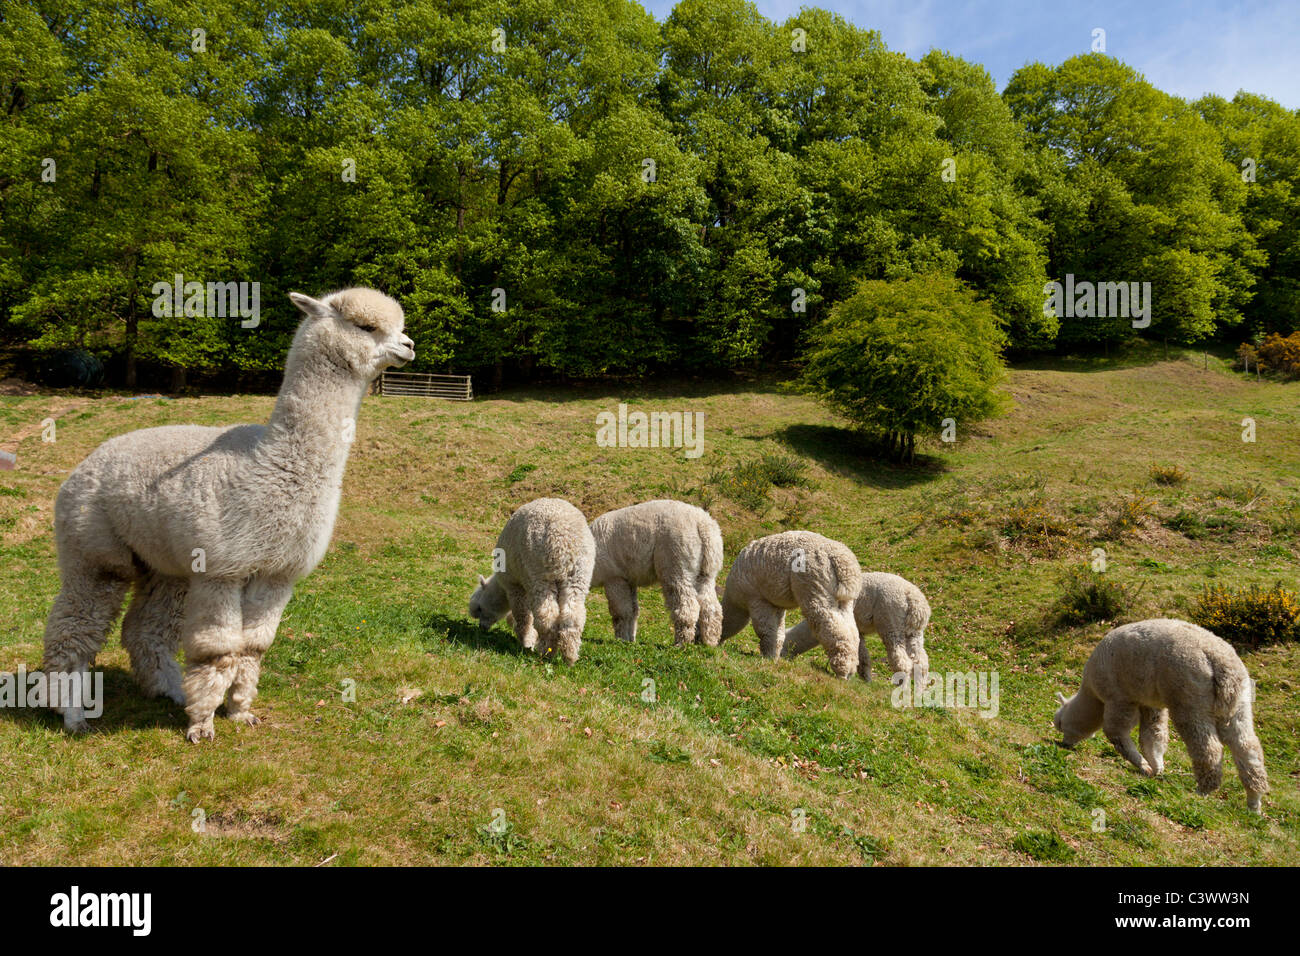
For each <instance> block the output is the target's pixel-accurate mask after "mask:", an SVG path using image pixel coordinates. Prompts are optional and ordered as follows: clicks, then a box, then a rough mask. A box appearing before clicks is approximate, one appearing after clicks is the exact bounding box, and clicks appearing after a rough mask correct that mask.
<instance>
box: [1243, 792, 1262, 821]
mask: <svg viewBox="0 0 1300 956" xmlns="http://www.w3.org/2000/svg"><path fill="white" fill-rule="evenodd" d="M1246 809H1247V810H1249V811H1250V812H1251V813H1258V814H1259V815H1260V816H1263V815H1264V798H1263V796H1262V795H1261V794H1258V793H1248V794H1246Z"/></svg>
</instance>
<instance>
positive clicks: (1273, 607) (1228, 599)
mask: <svg viewBox="0 0 1300 956" xmlns="http://www.w3.org/2000/svg"><path fill="white" fill-rule="evenodd" d="M1191 617H1192V622H1193V623H1194V624H1199V625H1200V626H1201V627H1203V628H1205V629H1206V630H1208V631H1213V632H1214V633H1215V634H1217V635H1219V637H1221V638H1223V639H1224V640H1225V641H1228V642H1229V643H1231V644H1237V645H1243V646H1246V647H1262V646H1265V645H1268V644H1278V643H1281V642H1283V641H1294V640H1296V639H1297V637H1298V636H1300V602H1298V601H1297V598H1296V593H1295V592H1294V591H1288V590H1286V589H1285V588H1283V587H1282V586H1281V585H1280V584H1278V585H1274V586H1273V587H1271V588H1261V587H1258V586H1255V585H1252V586H1251V587H1247V588H1239V589H1233V588H1226V587H1209V588H1206V589H1205V591H1204V593H1202V594H1201V597H1200V600H1199V601H1198V602H1197V604H1196V606H1195V607H1194V608H1193V609H1192V614H1191Z"/></svg>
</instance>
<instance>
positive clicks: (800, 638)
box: [781, 620, 817, 657]
mask: <svg viewBox="0 0 1300 956" xmlns="http://www.w3.org/2000/svg"><path fill="white" fill-rule="evenodd" d="M816 646H817V636H816V635H815V634H813V632H812V627H811V626H809V624H808V622H807V621H806V620H803V621H800V622H799V623H798V624H796V625H795V626H794V627H792V628H790V629H789V630H788V631H786V632H785V641H784V642H783V643H782V644H781V656H782V657H798V656H799V655H800V654H802V653H803V652H804V651H809V650H812V649H813V648H814V647H816Z"/></svg>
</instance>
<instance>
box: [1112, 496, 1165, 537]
mask: <svg viewBox="0 0 1300 956" xmlns="http://www.w3.org/2000/svg"><path fill="white" fill-rule="evenodd" d="M1152 504H1153V502H1152V501H1151V499H1150V498H1147V497H1146V496H1145V495H1140V494H1134V495H1130V496H1129V497H1127V498H1125V499H1124V500H1123V501H1121V502H1119V504H1117V505H1115V507H1113V508H1112V509H1111V510H1110V513H1109V514H1108V515H1107V516H1106V521H1105V523H1104V525H1103V526H1102V529H1101V533H1102V536H1103V537H1105V538H1112V539H1115V538H1122V537H1124V536H1125V535H1126V534H1128V533H1130V532H1132V531H1136V530H1137V529H1138V528H1140V527H1142V521H1143V519H1145V518H1148V517H1150V515H1151V508H1152Z"/></svg>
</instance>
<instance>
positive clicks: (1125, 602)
mask: <svg viewBox="0 0 1300 956" xmlns="http://www.w3.org/2000/svg"><path fill="white" fill-rule="evenodd" d="M1141 591H1142V585H1138V586H1137V587H1132V586H1130V585H1126V584H1121V583H1120V582H1118V581H1116V580H1115V579H1113V578H1111V577H1109V576H1107V575H1106V574H1104V573H1101V574H1099V573H1096V572H1093V571H1091V570H1087V569H1081V568H1076V569H1074V570H1073V571H1070V572H1068V573H1067V574H1066V575H1065V577H1064V578H1063V579H1062V580H1061V594H1060V596H1059V597H1058V598H1057V599H1056V603H1055V604H1054V605H1053V607H1052V610H1051V611H1050V612H1049V615H1048V616H1049V618H1050V619H1051V621H1052V622H1053V623H1056V624H1064V625H1067V626H1074V625H1077V624H1090V623H1092V622H1093V621H1113V620H1115V619H1116V618H1118V617H1119V616H1120V615H1122V614H1125V613H1127V612H1128V611H1129V610H1130V609H1131V608H1132V607H1133V605H1134V603H1135V602H1136V601H1137V597H1138V595H1139V594H1140V593H1141Z"/></svg>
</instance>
